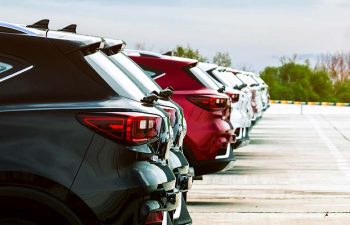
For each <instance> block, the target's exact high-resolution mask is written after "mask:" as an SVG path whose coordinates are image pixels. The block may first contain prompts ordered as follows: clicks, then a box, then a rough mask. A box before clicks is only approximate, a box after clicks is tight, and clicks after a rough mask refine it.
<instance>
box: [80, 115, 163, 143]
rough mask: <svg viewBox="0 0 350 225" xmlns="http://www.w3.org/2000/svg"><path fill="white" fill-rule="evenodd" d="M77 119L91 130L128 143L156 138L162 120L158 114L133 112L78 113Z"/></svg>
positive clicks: (144, 141) (150, 140)
mask: <svg viewBox="0 0 350 225" xmlns="http://www.w3.org/2000/svg"><path fill="white" fill-rule="evenodd" d="M78 119H79V121H80V122H81V123H82V124H83V125H85V126H87V127H88V128H90V129H92V130H93V131H95V132H97V133H99V134H101V135H103V136H105V137H107V138H109V139H112V140H114V141H118V142H121V143H125V144H128V145H141V144H145V143H149V142H152V141H155V140H157V139H158V137H159V132H160V127H161V122H162V119H161V117H159V116H155V115H151V114H145V113H135V112H127V113H124V112H118V113H89V114H78Z"/></svg>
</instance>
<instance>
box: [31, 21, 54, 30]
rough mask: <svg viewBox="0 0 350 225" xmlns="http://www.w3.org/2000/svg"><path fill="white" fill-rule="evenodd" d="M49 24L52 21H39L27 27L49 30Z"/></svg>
mask: <svg viewBox="0 0 350 225" xmlns="http://www.w3.org/2000/svg"><path fill="white" fill-rule="evenodd" d="M49 23H50V20H48V19H43V20H40V21H38V22H36V23H33V24H32V25H27V27H29V28H36V29H43V30H48V29H49Z"/></svg>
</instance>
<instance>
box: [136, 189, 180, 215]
mask: <svg viewBox="0 0 350 225" xmlns="http://www.w3.org/2000/svg"><path fill="white" fill-rule="evenodd" d="M180 203H181V193H180V191H179V190H177V189H173V190H172V191H164V190H159V191H154V192H152V193H151V194H150V199H148V200H146V201H145V202H144V203H143V204H142V206H141V207H140V214H139V215H140V221H145V220H146V218H147V215H148V214H149V213H151V212H156V211H174V210H175V209H176V208H178V206H179V205H180Z"/></svg>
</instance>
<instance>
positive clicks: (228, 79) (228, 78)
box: [213, 70, 242, 87]
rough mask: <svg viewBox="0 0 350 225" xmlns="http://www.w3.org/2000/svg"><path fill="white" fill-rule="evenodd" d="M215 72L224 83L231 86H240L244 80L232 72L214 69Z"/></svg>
mask: <svg viewBox="0 0 350 225" xmlns="http://www.w3.org/2000/svg"><path fill="white" fill-rule="evenodd" d="M213 74H214V75H215V76H216V77H217V78H218V79H219V80H220V81H221V82H222V83H224V84H226V85H227V86H230V87H234V86H236V85H237V86H239V85H241V84H242V82H241V81H240V80H239V79H238V78H237V77H236V76H234V75H233V74H232V73H230V72H220V71H217V70H214V71H213Z"/></svg>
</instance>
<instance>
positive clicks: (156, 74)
mask: <svg viewBox="0 0 350 225" xmlns="http://www.w3.org/2000/svg"><path fill="white" fill-rule="evenodd" d="M141 68H142V69H143V72H144V73H145V74H146V75H147V76H149V77H150V78H152V79H157V78H159V77H161V76H163V75H164V72H162V71H156V70H153V69H150V68H147V67H144V66H141Z"/></svg>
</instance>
